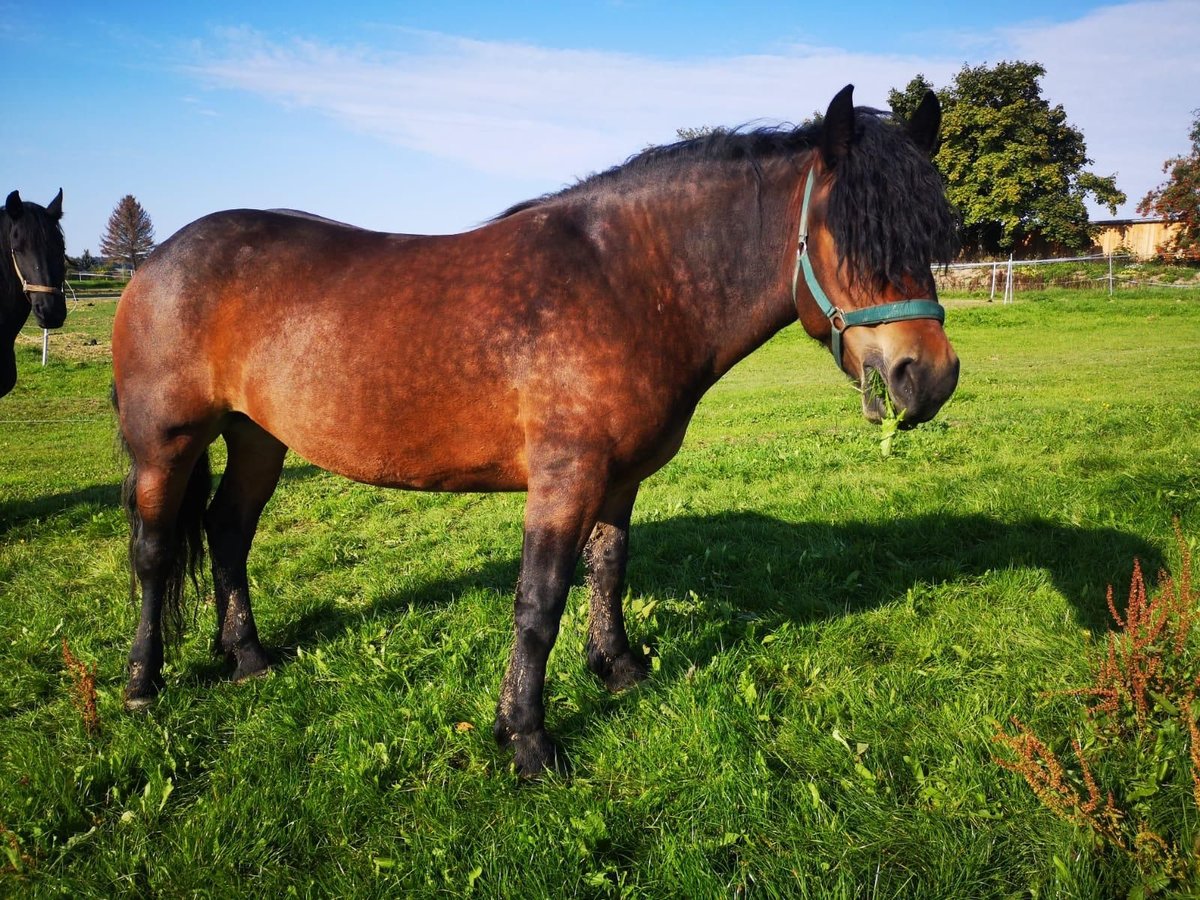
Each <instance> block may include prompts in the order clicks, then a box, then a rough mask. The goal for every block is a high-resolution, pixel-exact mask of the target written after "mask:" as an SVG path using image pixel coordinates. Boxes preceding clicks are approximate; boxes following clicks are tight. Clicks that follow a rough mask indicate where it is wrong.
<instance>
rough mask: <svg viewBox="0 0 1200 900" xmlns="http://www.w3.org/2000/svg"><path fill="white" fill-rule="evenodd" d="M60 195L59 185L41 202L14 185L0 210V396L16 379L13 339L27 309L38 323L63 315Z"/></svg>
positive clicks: (46, 324) (53, 322) (58, 320)
mask: <svg viewBox="0 0 1200 900" xmlns="http://www.w3.org/2000/svg"><path fill="white" fill-rule="evenodd" d="M62 196H63V194H62V188H59V191H58V193H57V194H56V195H55V197H54V199H53V200H51V201H50V205H49V206H45V207H42V206H38V204H36V203H29V202H27V201H25V200H22V199H21V194H20V192H19V191H13V192H12V193H11V194H9V195H8V198H7V199H6V200H5V201H4V209H3V210H0V269H2V270H3V275H0V397H3V396H4V395H5V394H7V393H8V392H9V391H11V390H12V389H13V386H14V385H15V384H16V383H17V355H16V352H15V350H14V345H15V343H16V340H17V333H18V332H19V331H20V330H21V328H22V326H24V324H25V321H26V319H28V318H29V313H30V311H32V312H33V315H34V317H35V318H36V319H37V323H38V325H40V326H41V327H42V328H59V327H61V326H62V324H63V322H65V321H66V318H67V298H66V297H65V296H64V295H63V282H64V281H65V280H66V274H67V251H66V244H65V242H64V240H63V233H62V227H61V226H60V225H59V220H61V219H62Z"/></svg>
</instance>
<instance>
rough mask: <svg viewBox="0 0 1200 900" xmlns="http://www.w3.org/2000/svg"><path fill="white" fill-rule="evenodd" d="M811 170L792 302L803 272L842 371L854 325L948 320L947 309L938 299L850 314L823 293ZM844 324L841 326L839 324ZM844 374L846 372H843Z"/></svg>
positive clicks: (802, 208)
mask: <svg viewBox="0 0 1200 900" xmlns="http://www.w3.org/2000/svg"><path fill="white" fill-rule="evenodd" d="M814 181H815V178H814V176H813V170H812V168H809V170H808V178H807V179H805V182H804V206H803V207H801V210H800V237H799V243H798V244H797V246H796V270H795V272H793V274H792V302H793V303H795V302H796V287H797V285H798V284H799V282H800V272H801V271H803V272H804V283H805V284H806V285H807V286H808V290H809V292H810V293H811V294H812V295H813V299H814V300H816V301H817V306H818V307H820V309H821V312H823V313H824V314H825V317H826V318H828V319H829V325H830V328H832V329H833V333H832V336H831V337H832V339H831V341H830V344H829V349H830V352H832V353H833V358H834V361H835V362H837V365H838V368H839V369H841V368H842V332H843V331H845V330H846V329H847V328H853V327H854V326H855V325H883V324H885V323H887V322H903V321H904V320H906V319H936V320H937V321H939V322H945V321H946V310H944V309H943V308H942V305H941V304H940V303H938V302H937V301H936V300H927V299H916V300H900V301H897V302H895V303H882V304H880V305H879V306H867V307H864V308H863V309H852V310H850V311H849V312H846V311H844V310H841V309H838V308H837V307H836V306H834V305H833V302H832V301H831V300H830V299H829V297H828V296H827V295H826V294H825V292H824V291H823V290H821V283H820V282H819V281H817V275H816V273H815V272H814V271H813V267H812V260H811V259H809V256H808V204H809V200H810V199H811V198H812V189H813V182H814ZM839 320H840V321H841V327H839V326H838V321H839ZM843 371H844V370H843Z"/></svg>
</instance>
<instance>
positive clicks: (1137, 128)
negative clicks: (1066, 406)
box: [0, 0, 1200, 254]
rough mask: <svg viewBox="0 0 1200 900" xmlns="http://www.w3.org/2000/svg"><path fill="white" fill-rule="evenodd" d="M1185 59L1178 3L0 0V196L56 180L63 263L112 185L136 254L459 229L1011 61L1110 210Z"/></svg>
mask: <svg viewBox="0 0 1200 900" xmlns="http://www.w3.org/2000/svg"><path fill="white" fill-rule="evenodd" d="M1198 46H1200V0H1145V2H1127V3H1116V4H1114V3H1101V2H1085V0H1060V2H1055V3H1046V2H1044V0H1038V2H1033V0H1011V2H1008V3H1005V4H968V3H963V2H961V0H955V2H937V3H924V4H896V3H892V2H861V3H855V2H843V3H836V4H819V5H818V4H808V3H784V2H767V0H764V2H755V0H743V2H739V3H715V2H690V3H680V2H653V0H608V2H603V0H595V2H578V3H565V2H564V3H546V2H509V3H505V4H497V3H487V2H462V3H456V2H452V0H447V2H443V3H440V4H431V3H427V2H426V3H395V2H392V3H382V2H376V3H341V4H329V3H327V4H302V3H294V2H293V3H283V2H278V0H266V2H258V3H254V4H247V3H245V2H244V0H239V2H237V3H232V2H208V3H202V4H200V3H197V4H188V3H161V4H151V3H144V2H138V3H134V2H122V0H117V2H106V3H103V4H100V3H96V4H88V3H80V2H77V0H76V2H63V0H42V2H31V0H19V2H13V0H0V76H2V77H3V84H4V85H5V90H4V91H2V92H0V122H3V125H0V133H2V134H3V136H4V141H3V145H4V153H3V166H2V171H3V173H4V176H5V177H4V179H3V181H4V184H0V188H3V191H4V192H5V193H7V191H9V190H11V189H13V188H19V189H20V190H21V192H22V195H23V196H25V197H27V198H28V199H31V200H37V201H38V202H42V203H45V202H47V201H48V200H49V199H50V198H51V197H52V196H53V194H54V192H55V191H56V190H57V189H58V188H59V187H60V186H61V187H63V188H64V191H65V208H66V211H67V216H66V218H65V220H64V230H65V231H66V234H67V244H68V252H70V253H72V254H78V253H81V252H83V250H84V249H91V250H92V251H93V252H95V251H96V249H97V247H98V245H99V236H100V233H101V232H102V230H103V228H104V223H105V221H106V220H107V218H108V214H109V212H111V210H112V209H113V207H114V206H115V205H116V203H117V201H118V200H119V199H120V198H121V197H122V196H123V195H124V194H128V193H131V194H133V195H134V196H136V197H137V198H138V199H139V200H140V201H141V202H142V204H143V205H144V206H145V207H146V209H147V210H148V211H149V213H150V215H151V217H152V219H153V220H154V223H155V228H156V232H157V237H158V238H159V239H160V240H162V239H165V238H166V237H168V236H169V235H170V234H171V233H173V232H174V231H175V230H176V229H178V228H180V227H182V226H183V225H185V224H187V223H188V222H189V221H191V220H193V219H195V218H198V217H199V216H201V215H204V214H205V213H208V212H211V211H213V210H217V209H224V208H229V207H236V206H251V207H281V206H282V207H293V208H300V209H306V210H309V211H312V212H315V213H319V214H321V215H326V216H331V217H333V218H337V219H343V220H345V221H349V222H354V223H356V224H359V225H363V226H366V227H369V228H379V229H386V230H391V231H412V232H450V231H459V230H463V229H466V228H470V227H473V226H474V225H476V224H478V223H479V222H481V221H483V220H485V219H487V218H488V217H489V216H491V215H494V214H495V213H497V212H499V211H500V210H502V209H504V208H506V207H507V206H509V205H511V204H513V203H515V202H518V201H520V200H523V199H525V198H528V197H531V196H535V195H538V194H542V193H545V192H547V191H551V190H555V189H557V188H559V187H562V186H563V185H566V184H569V183H571V182H573V181H575V180H576V179H577V178H579V177H582V176H585V175H587V174H588V173H590V172H592V171H595V170H598V169H603V168H607V167H608V166H610V165H613V164H615V163H618V162H620V161H622V160H624V159H625V158H626V157H628V156H629V155H630V154H632V153H634V152H636V151H638V150H640V149H641V148H643V147H645V146H646V145H647V144H650V143H657V142H662V141H667V140H671V139H673V137H674V134H675V129H676V128H678V127H680V126H694V125H705V124H709V125H712V124H724V125H734V124H741V123H746V122H763V123H774V122H784V121H799V120H802V119H804V118H806V117H807V116H809V115H811V114H812V113H813V112H814V111H816V110H818V109H823V108H824V106H825V105H826V104H827V103H828V101H829V99H830V97H832V95H833V94H834V93H835V92H836V91H837V90H838V89H839V88H840V87H842V86H843V85H844V84H846V83H850V82H852V83H854V84H855V85H856V90H855V98H856V100H857V102H859V103H863V104H867V105H874V106H883V105H885V104H886V100H887V92H888V89H889V88H892V87H902V86H903V85H904V84H905V83H907V81H908V80H909V79H910V78H911V77H912V76H913V75H915V74H917V73H918V72H920V73H923V74H924V75H925V76H926V77H927V78H929V79H930V80H931V81H932V82H933V83H934V84H935V85H937V86H939V87H941V86H944V85H947V84H949V83H950V81H951V80H952V78H953V76H954V74H955V72H957V71H958V70H959V69H960V68H961V67H962V65H963V64H964V63H969V64H971V65H977V64H981V63H995V62H998V61H1000V60H1005V59H1009V60H1011V59H1023V60H1036V61H1038V62H1040V63H1042V64H1043V65H1044V66H1045V67H1046V69H1047V75H1046V77H1045V79H1044V80H1043V84H1042V87H1043V95H1044V96H1045V97H1046V98H1047V99H1049V100H1050V101H1051V102H1053V103H1061V104H1062V105H1063V106H1064V108H1065V109H1066V111H1067V115H1068V118H1069V120H1070V121H1071V123H1072V124H1074V125H1075V126H1076V127H1078V128H1080V129H1081V130H1082V131H1083V133H1084V135H1085V138H1086V140H1087V145H1088V151H1089V155H1090V156H1091V157H1092V159H1093V160H1094V161H1095V164H1094V166H1093V167H1092V168H1093V170H1094V171H1096V172H1097V173H1098V174H1102V175H1108V174H1112V173H1114V172H1115V173H1116V174H1117V178H1118V186H1119V187H1121V188H1122V189H1123V190H1124V191H1125V192H1126V193H1127V194H1128V195H1129V198H1130V201H1129V203H1128V204H1127V205H1126V206H1125V207H1124V208H1122V209H1121V210H1120V211H1119V212H1120V213H1121V214H1124V215H1132V214H1133V208H1134V206H1136V203H1137V200H1138V199H1140V197H1141V196H1142V195H1143V194H1145V192H1146V191H1147V190H1148V189H1149V188H1151V187H1153V186H1154V185H1155V184H1157V183H1158V182H1159V181H1160V180H1161V179H1162V177H1163V176H1162V172H1161V165H1162V162H1163V161H1164V160H1165V159H1166V158H1167V157H1169V156H1172V155H1175V154H1178V153H1182V152H1184V151H1185V150H1186V148H1187V146H1188V143H1187V132H1188V128H1189V125H1190V123H1191V120H1192V110H1194V109H1196V108H1198V107H1200V87H1197V85H1200V54H1197V53H1196V49H1195V48H1196V47H1198ZM1097 214H1098V215H1100V216H1107V212H1106V211H1105V212H1102V211H1097Z"/></svg>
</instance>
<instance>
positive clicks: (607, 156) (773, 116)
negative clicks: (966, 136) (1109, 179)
mask: <svg viewBox="0 0 1200 900" xmlns="http://www.w3.org/2000/svg"><path fill="white" fill-rule="evenodd" d="M1198 13H1200V4H1198V3H1197V2H1196V0H1162V2H1157V0H1156V2H1137V3H1129V4H1124V5H1120V6H1111V7H1106V8H1102V9H1099V10H1097V11H1095V12H1092V13H1090V14H1088V15H1085V16H1083V17H1081V18H1079V19H1077V20H1075V21H1072V22H1068V23H1065V24H1049V25H1046V24H1037V25H1036V26H1035V25H1029V26H1016V27H1010V28H1005V29H1001V30H998V31H995V32H989V33H982V34H965V33H962V32H954V33H952V34H951V33H947V35H944V36H943V37H945V38H946V39H945V40H942V41H937V42H931V46H935V47H941V48H943V50H942V53H941V54H931V55H929V56H927V57H916V56H900V55H896V56H889V55H871V54H863V53H855V52H853V51H851V50H846V49H839V48H834V47H813V46H798V47H793V48H789V49H788V50H786V51H783V52H780V53H775V54H770V55H758V56H740V57H728V58H701V59H693V60H685V61H666V60H661V59H653V58H648V57H644V56H636V55H631V54H621V53H612V52H599V51H583V50H570V49H555V48H546V47H537V46H532V45H528V44H517V43H499V42H485V41H477V40H468V39H465V38H458V37H453V36H447V35H438V34H429V33H417V32H412V31H401V30H382V31H381V32H380V37H381V39H382V41H383V42H386V44H385V43H382V42H381V43H377V44H376V45H375V46H373V47H370V48H366V47H361V46H335V45H329V44H324V43H321V42H319V41H315V40H295V41H291V42H287V43H279V42H273V41H270V40H268V39H267V38H265V37H263V36H261V35H258V34H256V33H254V32H251V31H247V30H239V31H235V32H226V33H225V34H224V35H223V36H222V47H221V49H220V50H219V51H217V52H215V53H209V54H202V60H203V61H202V62H200V63H198V64H197V65H196V66H195V67H194V69H193V70H194V71H195V72H196V73H197V74H198V75H200V76H202V77H203V79H204V80H206V81H207V82H208V83H209V84H211V85H213V86H217V87H223V88H233V89H239V90H243V91H247V92H251V93H253V94H256V95H259V96H262V97H266V98H268V99H270V100H272V101H274V102H277V103H280V104H283V105H286V106H289V107H293V108H294V107H300V108H306V109H311V110H314V111H316V112H318V113H320V114H322V115H324V116H327V117H329V118H331V119H333V120H335V121H337V122H339V123H340V124H341V125H342V126H344V127H346V128H348V129H351V130H354V131H357V132H360V133H362V134H366V135H370V136H372V137H374V138H377V139H380V140H383V141H386V142H390V143H392V144H395V145H399V146H402V147H406V148H409V149H412V150H416V151H420V152H423V153H427V154H430V155H432V156H434V157H438V158H441V159H449V160H453V161H455V162H457V163H460V164H462V165H465V166H468V167H470V168H472V169H474V170H477V171H481V172H486V173H490V174H495V175H498V176H510V177H519V178H524V179H545V180H546V181H547V184H548V187H550V186H556V185H558V184H561V183H563V182H566V181H569V180H571V178H573V177H578V176H582V175H585V174H587V173H589V172H591V171H595V170H597V169H602V168H606V167H608V166H610V165H613V164H615V163H618V162H620V161H621V160H623V159H624V158H625V157H627V156H628V155H630V154H631V153H633V152H636V151H637V150H638V149H640V148H641V147H643V146H645V145H646V144H648V143H651V142H659V141H665V140H670V139H672V138H673V136H674V130H675V128H677V127H680V126H695V125H702V124H725V125H730V124H740V123H744V122H749V121H764V122H776V121H799V120H802V119H804V118H806V117H807V116H809V115H811V114H812V113H813V112H814V111H815V110H817V109H818V108H822V107H823V106H824V105H825V103H826V102H828V100H829V98H830V97H832V96H833V94H834V93H835V92H836V91H837V90H838V89H840V88H841V87H842V86H843V85H844V84H845V83H846V82H847V81H853V82H854V83H855V84H856V86H857V87H856V92H855V97H856V100H857V101H858V102H860V103H868V104H872V105H880V106H882V105H884V104H885V103H886V98H887V91H888V89H889V88H892V87H901V86H903V85H904V84H906V83H907V82H908V80H909V79H910V78H911V77H912V76H913V75H914V74H916V73H917V72H922V73H924V74H925V75H926V77H927V78H929V79H930V80H931V81H932V82H933V83H934V84H936V85H939V86H942V85H946V84H949V83H950V81H951V80H952V78H953V76H954V73H955V72H956V71H957V70H958V68H959V67H960V66H961V64H962V62H963V59H962V58H961V56H959V55H958V54H960V53H962V52H964V51H965V52H968V53H969V54H970V59H969V61H970V62H971V63H972V64H977V63H983V62H991V63H994V62H998V61H999V60H1001V59H1025V60H1036V61H1038V62H1040V63H1042V64H1043V65H1044V66H1045V67H1046V69H1047V75H1046V78H1045V79H1044V83H1043V93H1044V96H1046V97H1047V98H1048V99H1049V100H1050V101H1051V102H1054V103H1062V104H1063V105H1064V107H1065V108H1066V110H1067V114H1068V117H1069V119H1070V121H1071V122H1072V123H1073V124H1075V125H1076V126H1077V127H1079V128H1081V129H1082V130H1083V132H1084V135H1085V137H1086V139H1087V142H1088V149H1089V153H1090V155H1091V156H1092V157H1093V159H1095V161H1096V165H1095V167H1094V169H1095V171H1096V172H1097V173H1098V174H1109V173H1111V172H1114V171H1116V172H1118V173H1119V176H1120V177H1119V181H1118V183H1119V185H1120V186H1121V187H1122V188H1123V189H1124V190H1125V191H1126V192H1127V193H1128V195H1129V197H1130V203H1129V204H1127V206H1126V207H1125V208H1124V209H1122V210H1121V212H1122V213H1127V214H1128V213H1131V212H1132V209H1133V206H1134V205H1136V202H1137V200H1138V199H1140V197H1141V196H1142V194H1144V193H1145V191H1146V190H1147V189H1148V188H1149V187H1151V186H1153V185H1154V184H1156V183H1157V182H1158V180H1159V178H1160V167H1161V163H1162V161H1163V160H1164V159H1165V158H1166V157H1167V156H1170V155H1172V154H1173V153H1177V152H1180V151H1181V150H1182V149H1184V146H1185V145H1186V132H1187V126H1188V124H1189V123H1190V120H1191V119H1190V110H1191V109H1192V108H1193V107H1194V106H1197V105H1200V96H1198V95H1197V94H1196V89H1195V85H1197V84H1200V54H1197V53H1196V52H1195V48H1196V47H1197V46H1200V14H1198ZM984 54H986V55H984ZM952 55H953V57H952Z"/></svg>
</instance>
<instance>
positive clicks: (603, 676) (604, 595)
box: [583, 485, 648, 691]
mask: <svg viewBox="0 0 1200 900" xmlns="http://www.w3.org/2000/svg"><path fill="white" fill-rule="evenodd" d="M636 497H637V485H634V486H633V487H632V488H631V489H629V490H628V491H627V492H626V493H623V494H619V495H615V496H613V497H612V498H611V499H610V500H609V501H608V502H607V503H606V504H605V509H604V511H603V512H602V513H601V514H600V521H598V522H597V523H596V527H595V528H594V529H593V530H592V536H591V538H589V539H588V543H587V547H586V548H585V549H584V551H583V557H584V560H585V561H586V562H587V567H588V589H589V593H590V599H589V604H588V631H587V645H586V651H587V664H588V668H589V669H591V671H592V672H593V673H594V674H595V675H596V677H597V678H599V679H600V680H601V681H603V682H604V685H605V687H607V688H608V689H609V690H610V691H621V690H624V689H625V688H628V687H632V686H633V685H635V684H637V683H638V682H639V681H641V680H642V679H644V678H645V677H646V675H647V673H648V669H647V666H646V660H645V659H644V658H643V656H642V654H640V653H636V652H634V650H633V649H632V648H630V646H629V635H628V634H627V633H626V630H625V613H624V610H623V609H622V607H621V602H622V599H623V597H624V593H625V567H626V564H627V562H628V561H629V518H630V515H631V514H632V512H633V502H634V500H635V499H636Z"/></svg>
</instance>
